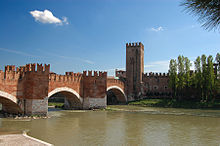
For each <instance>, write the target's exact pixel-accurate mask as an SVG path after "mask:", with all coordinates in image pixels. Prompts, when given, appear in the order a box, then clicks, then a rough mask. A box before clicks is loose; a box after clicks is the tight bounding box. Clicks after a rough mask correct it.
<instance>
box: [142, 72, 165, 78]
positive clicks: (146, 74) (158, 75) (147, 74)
mask: <svg viewBox="0 0 220 146" xmlns="http://www.w3.org/2000/svg"><path fill="white" fill-rule="evenodd" d="M144 77H159V78H164V77H169V73H153V72H150V73H145V74H144Z"/></svg>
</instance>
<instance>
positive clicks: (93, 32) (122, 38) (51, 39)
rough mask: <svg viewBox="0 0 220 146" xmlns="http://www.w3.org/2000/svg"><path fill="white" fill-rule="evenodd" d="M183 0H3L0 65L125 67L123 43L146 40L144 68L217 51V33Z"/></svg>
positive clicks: (160, 67) (163, 68)
mask: <svg viewBox="0 0 220 146" xmlns="http://www.w3.org/2000/svg"><path fill="white" fill-rule="evenodd" d="M180 2H181V0H62V1H61V0H1V1H0V18H1V21H0V22H1V23H0V69H2V70H3V68H4V66H5V65H8V64H13V65H16V66H19V65H24V64H27V63H47V64H51V71H53V72H56V73H61V74H63V73H64V72H65V71H74V72H82V71H83V70H106V71H108V72H109V75H113V73H114V69H116V68H119V69H123V68H125V55H126V54H125V51H126V50H125V45H126V43H130V42H142V43H143V44H144V46H145V56H144V57H145V58H144V64H145V72H150V71H153V72H167V70H168V64H169V60H170V59H172V58H176V57H177V56H178V55H179V54H181V55H184V56H187V57H189V58H190V59H191V60H192V61H193V60H194V59H195V58H196V57H197V56H199V55H202V54H206V55H213V56H215V55H216V53H217V52H220V48H219V47H220V33H219V32H218V31H207V30H204V29H203V28H202V27H201V24H200V23H199V22H198V21H197V17H194V16H191V15H189V14H186V13H185V12H183V9H184V8H183V7H180V6H179V5H180Z"/></svg>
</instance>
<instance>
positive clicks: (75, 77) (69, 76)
mask: <svg viewBox="0 0 220 146" xmlns="http://www.w3.org/2000/svg"><path fill="white" fill-rule="evenodd" d="M81 79H82V74H80V73H73V72H66V75H58V74H55V73H50V74H49V80H50V81H52V82H80V81H81Z"/></svg>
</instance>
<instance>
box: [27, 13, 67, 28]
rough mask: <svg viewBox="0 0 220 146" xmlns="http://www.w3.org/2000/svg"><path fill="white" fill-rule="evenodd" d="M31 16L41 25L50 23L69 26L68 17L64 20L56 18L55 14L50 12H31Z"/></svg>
mask: <svg viewBox="0 0 220 146" xmlns="http://www.w3.org/2000/svg"><path fill="white" fill-rule="evenodd" d="M30 14H31V15H32V16H33V17H34V19H35V21H39V22H41V23H49V24H59V25H63V24H69V22H68V21H67V17H63V20H61V19H59V18H57V17H55V16H54V15H53V13H52V12H51V11H49V10H44V11H38V10H34V11H30Z"/></svg>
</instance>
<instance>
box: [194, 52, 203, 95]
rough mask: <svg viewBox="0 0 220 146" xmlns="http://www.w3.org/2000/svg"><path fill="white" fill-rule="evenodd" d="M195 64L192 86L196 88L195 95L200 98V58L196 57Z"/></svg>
mask: <svg viewBox="0 0 220 146" xmlns="http://www.w3.org/2000/svg"><path fill="white" fill-rule="evenodd" d="M194 64H195V79H194V84H195V88H196V95H197V97H198V98H201V96H202V94H201V92H202V68H201V58H200V56H198V57H197V58H196V60H195V62H194Z"/></svg>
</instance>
